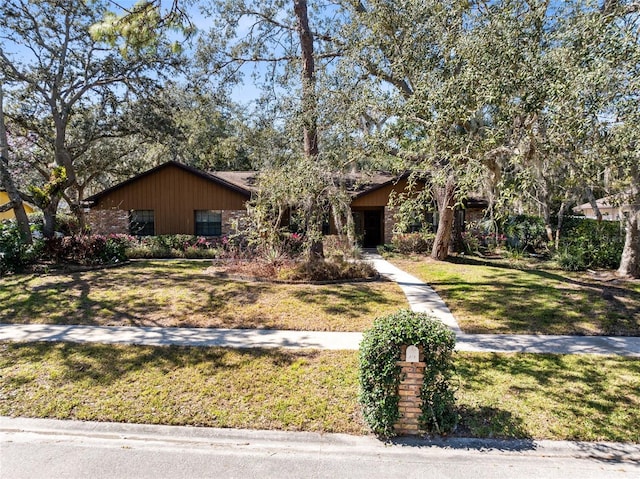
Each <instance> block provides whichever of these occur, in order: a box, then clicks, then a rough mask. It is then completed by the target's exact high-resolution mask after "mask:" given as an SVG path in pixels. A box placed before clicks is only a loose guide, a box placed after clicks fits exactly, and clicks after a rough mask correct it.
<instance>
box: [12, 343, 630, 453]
mask: <svg viewBox="0 0 640 479" xmlns="http://www.w3.org/2000/svg"><path fill="white" fill-rule="evenodd" d="M357 354H358V353H357V352H353V351H304V352H292V351H283V350H228V349H220V348H202V349H199V348H179V347H165V348H162V347H143V346H112V345H74V344H51V343H41V344H33V343H1V344H0V415H8V416H27V417H48V418H60V419H80V420H95V421H118V422H136V423H149V424H185V425H194V426H214V427H232V428H257V429H282V430H302V431H317V432H342V433H348V434H364V433H365V432H366V429H365V427H364V425H363V422H362V418H361V416H360V412H359V407H358V404H357V391H358V386H357ZM455 362H456V368H457V373H458V381H459V389H458V392H457V394H456V397H457V404H458V407H459V412H460V415H461V420H460V425H459V428H458V430H457V432H456V435H458V436H467V437H495V438H522V439H527V438H528V439H562V440H584V441H622V442H635V443H640V430H639V429H638V427H637V425H638V424H640V360H637V359H631V358H616V357H601V356H561V355H533V354H518V355H515V354H475V353H459V354H457V355H456V359H455Z"/></svg>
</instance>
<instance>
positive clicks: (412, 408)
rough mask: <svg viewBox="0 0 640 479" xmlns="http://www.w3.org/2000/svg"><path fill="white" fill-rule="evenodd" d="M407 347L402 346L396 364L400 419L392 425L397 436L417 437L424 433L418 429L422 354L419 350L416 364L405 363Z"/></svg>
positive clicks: (422, 367) (422, 371)
mask: <svg viewBox="0 0 640 479" xmlns="http://www.w3.org/2000/svg"><path fill="white" fill-rule="evenodd" d="M406 359H407V346H402V350H401V353H400V361H398V362H397V363H396V364H397V365H398V366H400V368H401V370H402V372H401V376H400V377H401V378H402V379H401V381H400V385H399V386H398V395H399V396H400V401H399V403H398V412H399V413H400V417H399V418H398V421H397V422H396V423H395V424H394V430H395V432H396V433H397V434H399V435H417V434H421V433H423V432H424V431H422V430H421V429H420V415H421V414H422V409H421V407H422V399H420V390H421V389H422V384H423V382H424V370H425V367H426V365H427V364H426V363H425V362H424V354H423V352H422V349H420V348H419V358H418V361H417V362H407V360H406Z"/></svg>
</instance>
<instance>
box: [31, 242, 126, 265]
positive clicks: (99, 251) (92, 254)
mask: <svg viewBox="0 0 640 479" xmlns="http://www.w3.org/2000/svg"><path fill="white" fill-rule="evenodd" d="M129 238H130V237H128V236H127V235H109V236H102V235H74V236H63V237H54V238H49V239H46V240H45V241H44V251H43V257H44V258H45V259H48V260H50V261H53V262H54V263H75V264H82V265H98V264H109V263H117V262H120V261H124V260H126V259H127V256H126V249H127V246H128V244H129V242H130V239H129Z"/></svg>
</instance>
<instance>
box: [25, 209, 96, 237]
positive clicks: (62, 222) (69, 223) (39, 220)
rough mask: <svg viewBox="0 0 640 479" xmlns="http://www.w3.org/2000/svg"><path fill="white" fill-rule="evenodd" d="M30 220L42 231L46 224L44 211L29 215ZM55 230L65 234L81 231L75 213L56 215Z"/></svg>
mask: <svg viewBox="0 0 640 479" xmlns="http://www.w3.org/2000/svg"><path fill="white" fill-rule="evenodd" d="M29 222H30V223H31V224H32V225H33V226H34V227H35V229H36V230H37V231H42V228H43V224H44V218H43V216H42V213H39V212H38V213H31V214H30V215H29ZM54 230H55V231H56V232H57V233H60V234H62V235H63V236H73V235H77V234H80V233H81V231H80V224H79V223H78V219H77V218H76V217H75V216H74V215H70V214H64V213H60V214H57V215H56V218H55V224H54ZM85 233H86V231H85Z"/></svg>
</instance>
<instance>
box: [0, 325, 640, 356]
mask: <svg viewBox="0 0 640 479" xmlns="http://www.w3.org/2000/svg"><path fill="white" fill-rule="evenodd" d="M361 339H362V333H329V332H322V331H282V330H273V329H207V328H159V327H135V326H63V325H52V324H0V341H44V342H55V341H67V342H72V343H105V344H138V345H147V346H169V345H176V346H197V347H206V346H217V347H225V348H246V349H249V348H285V349H334V350H335V349H341V350H357V349H358V347H359V344H360V341H361ZM456 350H457V351H472V352H487V353H489V352H494V353H549V354H599V355H619V356H630V357H640V338H638V337H610V336H538V335H515V334H509V335H491V334H463V333H462V334H458V335H457V337H456Z"/></svg>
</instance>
